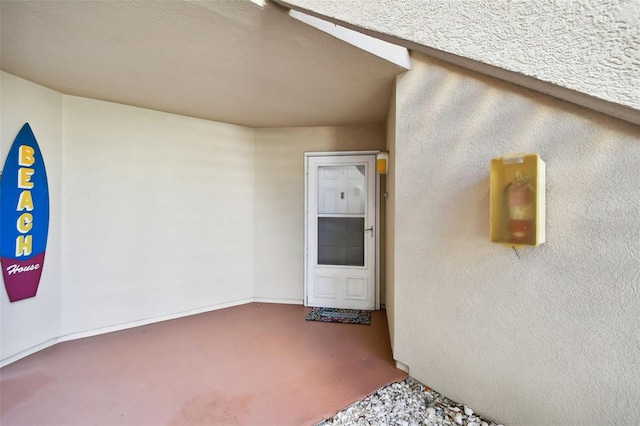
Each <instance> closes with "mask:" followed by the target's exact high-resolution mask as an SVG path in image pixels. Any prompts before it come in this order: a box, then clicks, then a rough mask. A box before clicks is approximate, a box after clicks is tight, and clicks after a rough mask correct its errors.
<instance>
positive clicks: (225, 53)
mask: <svg viewBox="0 0 640 426" xmlns="http://www.w3.org/2000/svg"><path fill="white" fill-rule="evenodd" d="M0 15H1V22H0V31H1V34H0V35H1V39H0V42H1V45H0V58H1V68H2V70H3V71H6V72H8V73H11V74H14V75H16V76H19V77H22V78H25V79H27V80H30V81H33V82H35V83H38V84H41V85H44V86H46V87H49V88H51V89H54V90H57V91H59V92H62V93H65V94H70V95H77V96H83V97H88V98H94V99H100V100H106V101H112V102H118V103H123V104H127V105H133V106H139V107H144V108H149V109H155V110H159V111H166V112H172V113H176V114H182V115H187V116H192V117H200V118H205V119H210V120H215V121H221V122H228V123H235V124H241V125H245V126H251V127H285V126H319V125H346V124H364V123H374V122H382V121H384V120H385V117H386V112H387V108H388V105H389V100H390V96H391V89H392V85H393V79H394V77H395V76H396V75H398V74H399V73H401V72H403V71H404V70H405V69H404V68H403V67H401V66H399V65H396V64H394V63H392V62H389V61H386V60H384V59H381V58H380V57H378V56H375V55H372V54H369V53H367V52H365V51H363V50H360V49H358V48H355V47H353V46H351V45H350V44H348V43H345V42H344V41H341V40H338V39H337V38H334V37H332V36H330V35H328V34H326V33H324V32H322V31H320V30H318V29H315V28H313V27H311V26H308V25H306V24H305V23H302V22H300V21H298V20H296V19H293V18H292V17H290V16H289V15H288V11H287V10H285V9H281V8H280V7H279V6H276V5H275V4H273V3H270V2H267V4H266V5H265V6H260V5H258V4H255V3H253V2H251V1H249V0H209V1H197V2H196V1H163V2H158V1H151V0H148V1H134V2H124V1H115V2H98V1H89V2H85V1H5V0H3V1H2V2H1V4H0Z"/></svg>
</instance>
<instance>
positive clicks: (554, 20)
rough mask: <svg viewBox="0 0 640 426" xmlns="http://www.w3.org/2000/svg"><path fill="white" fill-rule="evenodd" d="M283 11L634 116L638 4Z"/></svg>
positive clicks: (331, 4) (442, 2)
mask: <svg viewBox="0 0 640 426" xmlns="http://www.w3.org/2000/svg"><path fill="white" fill-rule="evenodd" d="M285 3H288V4H290V5H292V6H294V7H300V8H304V9H307V10H309V11H311V12H314V13H317V14H320V15H324V16H327V17H330V18H334V19H337V20H340V21H343V22H345V23H348V24H352V25H355V26H357V27H361V28H365V29H368V30H372V31H375V32H379V33H383V34H387V35H390V36H393V37H397V38H399V39H403V40H409V41H412V42H415V43H418V44H420V45H424V46H427V47H431V48H434V49H437V50H441V51H444V52H448V53H451V54H454V55H459V56H462V57H465V58H469V59H473V60H476V61H479V62H482V63H486V64H490V65H494V66H496V67H499V68H503V69H506V70H509V71H514V72H516V73H520V74H524V75H526V76H530V77H535V78H537V79H539V80H542V81H545V82H549V83H553V84H555V85H558V86H561V87H566V88H569V89H572V90H576V91H578V92H582V93H585V94H588V95H591V96H595V97H597V98H600V99H604V100H607V101H611V102H614V103H616V104H620V105H625V106H628V107H632V108H634V109H636V110H638V109H640V2H638V1H636V0H607V1H601V0H576V1H568V0H567V1H544V2H543V1H536V2H527V1H505V0H501V1H489V0H485V1H476V0H463V1H450V0H429V1H421V0H411V1H404V2H397V1H393V0H381V1H368V0H350V1H326V0H287V1H286V2H285Z"/></svg>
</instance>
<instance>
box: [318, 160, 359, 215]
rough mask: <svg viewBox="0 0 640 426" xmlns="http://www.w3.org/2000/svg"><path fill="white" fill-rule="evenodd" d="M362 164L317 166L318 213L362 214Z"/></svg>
mask: <svg viewBox="0 0 640 426" xmlns="http://www.w3.org/2000/svg"><path fill="white" fill-rule="evenodd" d="M365 174H366V170H365V167H364V166H320V167H318V213H320V214H364V203H365V193H366V190H365Z"/></svg>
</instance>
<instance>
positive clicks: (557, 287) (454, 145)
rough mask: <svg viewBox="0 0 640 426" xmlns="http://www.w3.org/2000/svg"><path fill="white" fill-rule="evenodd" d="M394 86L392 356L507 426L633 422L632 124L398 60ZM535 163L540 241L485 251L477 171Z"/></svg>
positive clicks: (438, 66) (461, 73) (447, 69)
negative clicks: (517, 155) (493, 163)
mask: <svg viewBox="0 0 640 426" xmlns="http://www.w3.org/2000/svg"><path fill="white" fill-rule="evenodd" d="M413 60H414V61H413V68H412V70H411V71H409V72H408V73H407V74H405V75H403V76H402V77H400V78H399V84H398V87H397V115H396V118H397V130H396V146H395V182H396V185H395V192H396V193H395V197H396V203H395V207H396V209H395V330H394V337H395V339H394V357H395V358H396V359H397V360H399V361H400V362H402V363H404V364H407V365H408V366H409V367H410V372H411V375H412V376H414V377H416V378H417V379H419V380H421V381H423V382H424V383H426V384H427V385H429V386H431V387H433V388H434V389H436V390H438V391H440V392H443V393H444V394H445V395H447V396H449V397H451V398H452V399H454V400H459V401H462V402H464V403H466V404H469V405H470V406H471V407H473V408H474V409H476V410H477V411H478V412H480V413H481V414H483V415H486V416H488V417H490V418H494V419H496V420H498V421H501V422H504V423H505V424H509V425H533V424H545V425H546V424H564V425H566V424H572V425H585V424H618V425H631V424H637V422H638V418H640V340H639V339H638V336H640V317H639V316H638V306H639V305H640V261H639V259H640V190H639V189H638V164H640V127H639V126H636V125H632V124H629V123H626V122H623V121H619V120H616V119H612V118H610V117H607V116H605V115H602V114H599V113H595V112H593V111H590V110H587V109H584V108H580V107H576V106H574V105H572V104H569V103H566V102H563V101H559V100H556V99H554V98H550V97H548V96H545V95H541V94H538V93H536V92H533V91H529V90H526V89H522V88H519V87H518V86H514V85H511V84H508V83H504V82H500V81H498V80H495V79H492V78H490V77H486V76H482V75H480V74H476V73H473V72H471V71H466V70H464V69H462V68H459V67H455V66H453V65H448V64H446V63H444V62H441V61H437V60H435V59H429V58H427V57H425V56H422V55H418V54H414V55H413ZM522 151H528V152H534V153H539V154H540V155H541V157H542V159H543V160H544V161H545V162H546V164H547V175H546V176H547V188H546V205H547V209H546V213H547V224H546V230H547V242H546V243H545V244H544V245H542V246H540V247H538V248H527V249H524V250H521V251H520V253H519V255H520V258H518V257H517V256H516V253H514V251H513V250H512V249H511V248H508V247H504V246H502V245H498V244H493V243H491V242H490V241H489V161H490V159H491V158H494V157H499V156H502V155H504V154H506V153H510V152H522Z"/></svg>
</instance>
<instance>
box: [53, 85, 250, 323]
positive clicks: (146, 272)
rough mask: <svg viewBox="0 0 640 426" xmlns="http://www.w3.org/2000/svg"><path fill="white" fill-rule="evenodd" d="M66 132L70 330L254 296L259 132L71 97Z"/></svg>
mask: <svg viewBox="0 0 640 426" xmlns="http://www.w3.org/2000/svg"><path fill="white" fill-rule="evenodd" d="M63 129H64V196H63V206H64V216H63V221H62V223H63V232H64V241H63V268H64V288H63V290H64V291H63V299H62V334H63V335H66V334H72V333H79V332H86V331H89V330H97V329H100V328H103V327H112V326H116V325H120V324H127V323H136V322H140V321H144V320H153V319H159V318H162V317H167V316H171V315H177V314H184V313H187V312H189V311H194V310H202V309H211V308H214V307H219V306H221V305H228V304H234V303H240V302H243V301H248V300H250V299H251V297H252V296H253V253H254V250H253V212H254V204H253V197H254V189H253V185H254V171H253V168H254V157H253V151H254V140H253V131H252V130H251V129H247V128H243V127H239V126H233V125H228V124H221V123H216V122H211V121H205V120H199V119H193V118H188V117H183V116H177V115H172V114H167V113H160V112H155V111H150V110H144V109H139V108H134V107H128V106H123V105H118V104H113V103H108V102H101V101H95V100H91V99H85V98H78V97H73V96H64V120H63Z"/></svg>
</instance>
